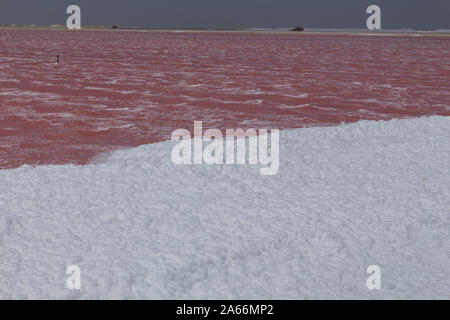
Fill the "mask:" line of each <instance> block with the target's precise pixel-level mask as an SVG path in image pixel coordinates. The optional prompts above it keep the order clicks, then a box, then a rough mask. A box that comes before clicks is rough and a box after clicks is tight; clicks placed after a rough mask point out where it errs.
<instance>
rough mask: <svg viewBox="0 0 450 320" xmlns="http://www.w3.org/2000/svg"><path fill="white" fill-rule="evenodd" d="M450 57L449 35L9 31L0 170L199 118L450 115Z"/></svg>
mask: <svg viewBox="0 0 450 320" xmlns="http://www.w3.org/2000/svg"><path fill="white" fill-rule="evenodd" d="M57 54H60V55H61V63H60V64H59V65H58V66H57V65H56V64H55V61H56V55H57ZM449 57H450V37H412V36H408V37H403V36H402V37H389V36H377V37H371V36H348V35H332V36H331V35H297V34H295V35H294V34H293V35H289V34H284V35H278V34H270V35H263V34H213V33H150V32H107V31H98V32H97V31H87V32H83V31H81V32H68V31H39V30H32V31H30V30H0V168H3V169H5V168H14V167H18V166H20V165H23V164H32V165H36V164H64V163H77V164H85V163H88V162H89V161H90V159H92V158H93V157H94V156H95V155H98V154H99V153H101V152H104V151H108V150H113V149H116V148H121V147H132V146H137V145H141V144H146V143H151V142H157V141H162V140H167V139H170V135H171V133H172V131H173V130H175V129H177V128H188V129H190V130H192V126H193V121H194V120H203V121H204V122H205V123H204V127H205V128H206V127H214V128H220V129H225V128H233V127H242V128H250V127H254V128H263V127H267V128H281V129H283V128H298V127H304V126H323V125H333V124H337V123H340V122H354V121H358V120H360V119H391V118H401V117H417V116H421V115H447V116H448V115H450V95H449V87H450V59H449Z"/></svg>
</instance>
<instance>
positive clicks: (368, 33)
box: [0, 25, 450, 37]
mask: <svg viewBox="0 0 450 320" xmlns="http://www.w3.org/2000/svg"><path fill="white" fill-rule="evenodd" d="M8 29H9V30H55V31H67V32H82V31H120V32H168V33H218V34H220V33H225V34H226V33H232V34H239V33H242V34H289V35H314V34H321V35H360V36H364V35H365V36H423V37H449V36H450V32H448V33H445V32H442V33H441V32H433V31H411V32H404V31H398V32H396V31H389V30H386V31H384V30H381V31H368V30H360V31H359V30H352V31H348V30H342V31H341V30H339V29H336V30H320V29H317V30H305V31H289V30H277V29H170V28H141V27H117V28H113V27H103V26H86V27H82V29H81V30H67V28H66V27H65V26H14V25H3V26H0V30H8Z"/></svg>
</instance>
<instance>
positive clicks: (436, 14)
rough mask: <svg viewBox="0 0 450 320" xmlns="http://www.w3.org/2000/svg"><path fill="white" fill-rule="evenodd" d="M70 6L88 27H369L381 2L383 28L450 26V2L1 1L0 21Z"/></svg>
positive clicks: (60, 16)
mask: <svg viewBox="0 0 450 320" xmlns="http://www.w3.org/2000/svg"><path fill="white" fill-rule="evenodd" d="M69 4H78V5H79V6H80V7H81V10H82V24H83V25H108V26H109V25H114V24H117V25H121V26H143V27H154V28H166V27H169V28H198V27H199V28H248V27H267V28H278V27H288V26H294V25H302V26H305V27H309V28H365V21H366V17H367V15H366V14H365V9H366V8H367V6H368V5H370V4H377V5H379V6H380V7H381V10H382V27H383V29H398V28H413V29H416V30H434V29H450V0H376V1H375V0H69V1H67V0H0V24H36V25H50V24H65V20H66V15H65V9H66V8H67V6H68V5H69Z"/></svg>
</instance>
